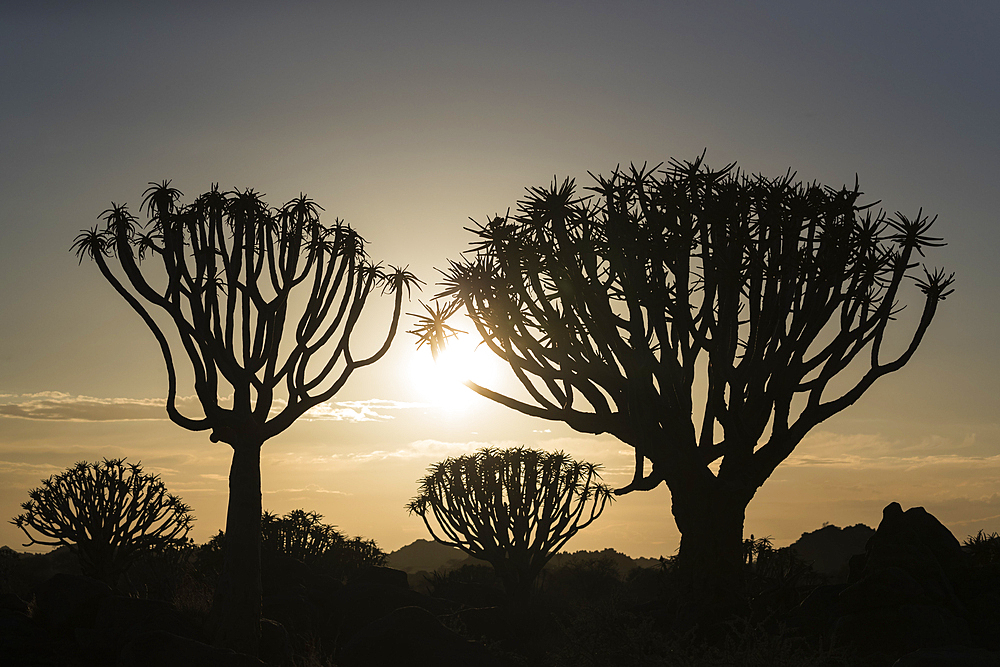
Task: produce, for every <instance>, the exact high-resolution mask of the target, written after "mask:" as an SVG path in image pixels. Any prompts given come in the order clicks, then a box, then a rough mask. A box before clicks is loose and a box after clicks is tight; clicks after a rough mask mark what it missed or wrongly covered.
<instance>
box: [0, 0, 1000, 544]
mask: <svg viewBox="0 0 1000 667" xmlns="http://www.w3.org/2000/svg"><path fill="white" fill-rule="evenodd" d="M8 4H9V3H8ZM998 29H1000V8H998V6H997V5H996V4H995V3H991V2H963V3H948V4H947V5H945V4H942V3H930V2H926V3H924V2H884V3H878V4H877V6H873V3H861V2H857V3H854V2H843V3H822V4H821V3H801V2H800V3H791V2H761V3H753V4H747V3H722V2H705V3H680V2H677V3H671V2H655V3H654V2H649V3H641V2H621V3H592V2H578V3H568V2H563V3H556V2H534V3H518V2H508V3H491V4H490V5H488V6H486V5H480V4H479V3H457V2H455V3H442V2H436V3H435V2H429V3H410V2H407V3H403V2H399V3H379V2H373V3H365V5H364V6H363V7H361V6H360V5H359V4H358V3H295V2H292V3H283V4H282V5H280V6H278V5H270V4H264V3H260V4H252V3H241V4H240V5H238V8H237V5H233V4H230V3H197V4H195V3H172V4H170V5H169V6H167V5H166V4H163V5H158V6H156V7H153V6H149V7H145V6H143V7H138V6H134V5H132V4H129V3H93V4H89V5H88V6H83V5H78V4H76V3H44V2H42V3H31V4H23V5H22V6H20V7H15V6H7V5H5V6H4V8H3V9H0V62H3V64H4V66H3V67H2V68H0V90H2V91H3V94H0V235H2V236H0V239H2V243H0V262H2V266H3V290H2V291H0V309H2V312H3V313H4V317H3V318H2V320H0V395H2V396H0V516H4V517H12V516H13V515H14V514H16V513H17V512H18V505H19V504H20V503H21V502H22V501H23V500H25V499H26V498H27V491H28V489H29V488H31V487H32V486H34V485H37V484H38V482H39V481H40V480H41V479H42V478H44V477H45V476H47V475H49V474H52V473H54V472H58V471H60V470H62V469H64V468H66V467H67V466H69V465H71V464H72V463H73V462H75V461H77V460H81V459H88V460H95V459H97V458H100V457H103V456H128V457H129V458H130V459H131V460H142V461H143V463H144V464H145V465H146V466H147V467H148V468H150V469H153V470H155V471H158V472H160V473H161V474H162V475H163V478H164V480H165V481H166V482H167V483H168V486H169V487H170V488H171V489H172V490H174V491H175V492H177V493H179V494H180V495H182V496H183V497H184V499H185V501H187V502H188V503H189V504H191V505H192V506H193V507H194V511H195V514H196V516H197V517H198V523H197V529H196V533H195V536H196V538H198V539H199V540H201V539H207V537H208V536H210V535H211V534H212V533H214V532H215V530H217V529H218V528H220V527H222V524H223V521H224V511H225V498H226V482H225V476H226V474H227V472H228V459H229V451H228V448H227V447H225V446H224V445H213V444H212V443H210V442H208V440H207V437H206V436H205V435H204V434H196V433H188V432H186V431H183V430H182V429H180V428H179V427H177V426H174V425H173V424H171V423H169V422H168V421H166V420H165V419H164V418H163V414H162V412H161V411H160V410H159V409H158V408H157V406H158V405H159V404H160V402H161V401H162V399H163V397H164V395H165V391H166V387H165V379H164V378H165V375H164V371H163V367H162V362H161V361H160V359H159V357H158V352H157V350H156V347H155V344H154V342H153V339H152V337H151V336H150V335H149V334H148V332H147V331H146V330H145V329H144V328H143V326H142V324H141V322H140V321H139V320H138V318H136V317H135V316H134V314H133V313H132V312H131V311H129V310H128V308H127V306H126V305H125V304H124V303H123V302H122V301H121V300H120V299H118V298H117V297H116V295H115V294H114V293H113V291H112V290H111V288H110V287H109V286H108V285H107V284H106V283H104V282H103V280H102V279H101V277H100V276H99V274H98V272H97V270H96V268H95V267H93V266H92V265H88V264H87V263H84V265H82V266H78V265H77V261H76V258H75V257H74V256H73V255H72V254H71V253H70V252H69V246H70V244H71V243H72V241H73V239H74V237H75V236H76V234H77V232H78V231H79V230H81V229H83V228H85V227H90V226H91V225H93V224H94V223H95V222H96V219H97V216H98V214H99V213H101V211H103V210H105V209H106V208H107V207H108V206H109V204H110V203H111V202H112V201H114V202H118V203H122V202H129V203H131V204H132V206H133V207H134V208H135V207H137V206H138V204H139V202H140V200H141V197H142V192H143V190H144V189H145V187H146V184H147V183H148V182H149V181H160V180H163V179H173V184H174V185H175V186H176V187H178V188H180V189H181V190H182V191H183V192H184V193H185V195H186V196H187V198H191V197H194V196H196V195H197V194H198V193H200V192H203V191H205V190H207V189H208V188H209V187H210V186H211V184H212V183H215V182H218V183H220V184H221V186H222V187H224V188H230V187H240V188H244V187H252V188H255V189H257V190H259V191H262V192H264V193H266V198H267V200H268V201H269V203H272V204H275V205H277V204H280V203H283V202H284V201H287V200H289V199H291V198H292V197H295V196H297V195H298V194H299V193H300V192H305V193H307V194H308V195H309V196H310V197H312V198H313V199H315V200H316V201H317V202H318V203H320V204H321V205H322V206H324V208H325V209H326V215H327V216H329V217H330V218H332V217H335V216H336V217H340V218H343V219H345V220H347V221H348V222H349V223H351V224H352V225H353V226H355V227H356V228H357V229H358V230H359V231H360V232H361V233H362V235H363V236H364V237H365V238H366V239H367V240H368V241H369V244H370V245H369V249H370V252H371V253H372V255H373V256H374V257H376V258H378V259H383V260H385V261H387V262H389V263H394V264H408V265H409V266H410V269H411V270H413V271H414V272H416V273H417V275H418V276H420V277H421V278H423V279H424V280H425V281H427V282H429V283H432V282H433V281H434V280H435V276H436V275H437V274H436V272H435V270H434V267H442V266H444V265H445V264H446V260H447V258H449V257H451V258H454V257H456V256H457V255H458V254H459V253H460V252H461V251H462V250H464V249H465V248H466V247H467V244H468V243H469V241H471V240H472V239H471V237H470V235H469V234H468V233H467V232H464V231H463V230H462V228H463V226H466V225H467V224H468V218H469V217H473V218H475V219H477V220H481V219H483V218H485V217H486V216H488V215H492V214H493V213H496V212H498V211H499V212H502V211H504V210H506V209H507V208H508V207H513V206H514V205H515V203H516V201H517V199H518V198H519V197H520V196H521V195H522V193H523V191H524V188H525V187H528V186H533V185H541V184H545V183H547V182H549V181H550V180H551V179H552V177H553V176H558V177H559V178H563V177H565V176H570V177H574V178H576V179H577V180H578V182H580V183H581V184H584V185H585V184H587V181H588V179H589V177H588V176H587V172H588V171H591V172H594V173H601V172H603V173H607V172H610V171H611V170H613V169H614V168H615V166H616V165H619V164H622V165H627V164H629V163H638V164H641V163H644V162H649V163H653V164H655V163H658V162H662V161H666V160H668V159H670V158H680V159H691V158H693V157H695V156H697V155H699V154H700V153H701V152H702V150H703V149H706V148H707V150H708V153H707V160H708V162H709V163H710V164H712V165H723V164H726V163H729V162H731V161H738V162H739V164H740V166H741V167H742V168H743V169H745V170H747V171H751V172H763V173H766V174H770V175H777V174H781V173H784V172H785V170H786V169H788V168H792V169H793V170H794V171H796V172H797V173H798V175H799V177H800V178H801V179H803V180H806V181H813V180H818V181H820V182H822V183H825V184H828V185H831V186H834V187H837V186H840V185H842V184H844V183H853V180H854V177H855V175H856V174H857V175H858V177H859V179H860V182H861V188H862V190H863V191H864V192H865V193H866V196H867V197H868V198H869V200H870V201H875V200H881V202H882V204H881V206H883V207H884V208H886V209H887V210H888V211H890V212H891V211H895V210H900V211H903V212H904V213H907V214H908V215H911V216H912V215H913V214H915V213H916V211H917V210H918V209H919V208H921V207H922V208H923V210H924V211H925V212H928V213H931V214H932V215H933V214H937V215H939V216H940V217H939V220H938V222H937V223H936V227H935V230H936V231H937V232H938V234H939V235H941V236H944V237H945V238H946V240H947V241H948V242H949V245H948V246H947V247H946V248H943V249H940V250H939V251H936V252H934V253H933V254H932V255H931V256H930V258H929V260H928V261H929V263H930V264H932V265H936V266H941V265H944V266H946V267H947V268H948V269H949V270H950V271H955V272H956V274H957V279H958V282H957V285H956V292H955V294H953V295H952V296H951V297H949V298H948V300H947V301H946V302H944V303H943V304H942V306H941V309H940V311H939V314H938V318H937V320H936V321H935V323H934V325H933V327H932V329H931V331H930V333H929V335H928V336H927V338H926V340H925V342H924V343H923V345H922V347H921V349H920V350H919V352H918V354H917V356H916V357H915V358H914V360H913V361H912V362H911V363H910V364H909V365H908V366H907V367H906V368H904V369H903V370H902V371H900V372H899V373H896V374H894V375H891V376H889V377H887V378H885V379H883V380H882V381H881V382H880V383H879V384H878V385H877V386H876V387H875V388H873V389H872V390H871V391H870V392H869V393H868V394H866V395H865V397H864V398H862V400H861V401H859V403H858V404H857V405H855V406H853V407H852V408H850V409H849V410H848V411H847V412H845V413H843V414H841V415H839V416H837V417H835V418H833V419H831V420H829V421H828V422H826V423H824V424H823V425H821V426H820V427H819V428H817V429H816V431H814V432H813V433H812V434H811V435H810V436H809V438H807V439H806V441H805V442H803V443H802V445H800V447H799V449H798V450H797V452H796V454H795V456H794V457H793V459H792V460H790V461H789V462H787V463H786V464H785V465H784V466H783V467H781V468H779V470H778V471H777V472H776V473H775V475H774V476H773V477H772V479H771V480H769V482H768V483H767V484H766V485H765V486H764V487H763V489H762V490H761V491H760V492H759V493H758V495H757V498H756V499H755V500H754V502H753V503H752V504H751V506H750V509H749V511H748V516H747V532H748V533H750V532H754V533H755V534H757V535H758V536H759V535H762V534H763V535H772V536H774V538H775V541H776V542H777V543H779V544H787V543H789V542H791V541H793V540H794V539H795V538H796V537H798V535H799V533H801V532H803V531H806V530H812V529H815V528H818V527H819V526H820V525H821V524H822V522H824V521H830V522H833V523H837V524H839V525H845V524H850V523H856V522H866V523H869V524H870V525H874V524H875V523H877V522H878V520H879V518H880V516H881V509H882V507H884V506H885V505H886V504H888V503H889V502H892V501H899V502H900V503H902V504H903V505H904V506H911V505H923V506H925V507H926V508H927V509H928V510H929V511H931V512H932V513H935V514H936V515H937V516H938V517H939V518H941V519H942V521H944V522H945V523H946V525H948V526H950V527H951V528H952V529H953V530H954V531H955V533H956V534H957V535H958V536H959V537H960V538H961V537H964V536H965V535H966V534H968V533H970V532H975V530H978V529H979V528H986V529H988V530H1000V484H998V482H1000V418H998V415H1000V409H998V408H1000V405H998V402H1000V401H998V396H1000V380H998V378H1000V372H998V371H1000V364H998V362H997V358H996V353H997V342H998V330H1000V329H998V325H1000V321H998V320H1000V317H998V314H997V313H998V308H997V306H998V301H1000V297H998V292H997V289H998V287H1000V278H998V273H997V271H996V259H995V255H996V249H997V247H998V242H1000V232H998V225H997V214H996V199H997V194H998V187H997V185H996V174H997V173H998V172H1000V164H998V161H1000V129H998V124H997V122H996V120H997V118H998V117H1000V86H998V85H997V71H998V65H1000V54H998V51H997V49H996V48H995V35H996V32H997V30H998ZM432 292H433V290H432V289H427V290H426V291H425V293H424V296H425V297H426V296H429V295H430V294H431V293H432ZM913 292H915V290H913ZM418 308H419V306H418V305H417V304H416V302H415V301H414V302H413V304H411V307H410V308H408V309H407V310H409V311H410V312H417V309H418ZM380 314H382V313H380V312H374V313H372V317H371V318H370V319H371V321H370V323H369V324H370V331H371V332H372V333H371V335H372V336H375V335H376V334H377V332H378V331H379V327H380V326H382V322H383V321H384V318H382V319H380ZM904 320H905V318H904ZM901 325H903V326H905V321H903V322H901ZM407 326H409V325H408V323H407V322H404V327H407ZM420 352H421V353H426V352H427V350H426V348H425V349H424V350H421V351H420ZM418 363H421V362H420V361H419V359H417V351H416V350H415V349H414V345H413V341H412V340H411V339H410V337H407V336H405V335H401V336H400V337H399V338H398V340H397V342H396V343H395V345H394V347H393V350H392V351H391V352H390V354H389V356H388V357H387V358H386V359H385V360H383V361H382V362H380V363H379V364H378V365H376V366H374V367H372V368H370V369H367V371H366V372H359V373H358V374H357V375H356V376H355V377H354V378H353V379H352V381H351V382H350V383H349V384H348V386H347V387H346V388H345V390H344V391H343V392H342V394H341V395H340V396H338V400H337V404H336V405H332V406H328V409H327V410H326V412H325V414H323V415H320V417H322V418H317V419H315V420H310V421H304V422H302V423H300V424H296V425H295V426H293V427H292V428H291V429H289V430H288V431H287V432H286V433H284V434H282V435H281V436H279V437H278V438H276V439H274V440H273V441H272V442H270V443H269V444H268V445H266V446H265V452H264V457H265V459H264V472H263V476H264V502H265V506H266V507H268V508H270V509H272V510H275V511H280V512H285V511H289V510H291V509H295V508H297V507H303V508H306V509H312V510H316V511H319V512H320V513H322V514H324V515H326V517H327V520H328V521H330V522H332V523H335V524H337V525H338V526H340V527H341V528H343V529H345V530H346V531H348V532H350V533H352V534H362V535H365V536H367V537H373V538H375V539H376V540H378V541H379V543H380V544H382V545H383V546H384V547H387V548H390V549H394V548H398V547H399V546H401V545H403V544H405V543H408V542H410V541H412V540H413V539H416V538H418V537H427V535H426V533H425V531H424V528H423V526H422V524H421V523H420V521H419V520H418V519H415V518H413V517H407V516H406V514H405V511H404V510H403V504H404V503H405V502H406V501H407V500H408V499H409V498H410V497H412V496H413V495H414V493H415V491H416V484H415V482H416V479H417V478H418V477H420V476H421V474H422V473H423V471H424V469H425V468H426V467H427V466H428V465H429V464H430V463H432V462H434V461H436V460H439V459H440V458H443V457H445V456H448V455H451V454H455V453H461V452H466V451H470V450H471V449H475V447H477V446H481V445H483V444H511V445H513V444H527V445H530V446H538V447H543V448H546V449H555V448H563V449H566V450H567V451H568V452H569V453H571V454H573V455H574V456H577V457H578V458H583V459H586V460H591V461H596V462H602V463H604V464H605V466H606V470H607V472H606V477H607V479H608V481H609V482H610V483H612V484H616V483H621V482H624V481H627V477H628V465H629V462H630V459H631V454H630V453H629V451H628V450H627V448H626V447H624V446H623V445H621V444H620V443H617V442H615V441H614V439H612V438H609V437H589V436H582V435H579V434H575V433H573V432H572V431H570V430H569V429H568V428H566V427H564V426H561V425H559V424H551V423H541V422H537V421H534V420H531V419H529V418H526V417H522V416H520V415H516V414H513V413H511V412H509V411H505V410H502V409H500V408H499V407H497V406H492V405H490V404H488V403H487V402H486V401H485V400H473V399H475V398H476V397H470V398H469V399H468V400H466V401H464V402H463V403H462V406H461V407H459V408H454V407H453V408H446V407H442V406H440V405H438V403H439V400H438V399H437V398H435V397H434V396H428V394H427V387H426V384H423V383H422V381H421V380H420V379H419V378H417V377H416V375H417V373H415V372H413V371H412V370H411V368H412V367H413V365H414V364H418ZM182 393H183V392H182ZM189 393H190V392H189ZM2 543H8V544H15V543H18V544H19V543H20V542H19V537H18V533H17V532H16V530H15V529H14V528H13V527H12V526H8V525H7V524H6V523H3V524H0V544H2ZM676 545H677V532H676V529H675V528H674V525H673V520H672V518H671V516H670V511H669V493H668V492H667V491H666V490H665V489H663V488H661V489H658V490H657V491H654V492H649V493H645V494H631V495H629V496H627V497H625V498H622V499H621V500H620V501H619V502H617V503H616V504H615V506H613V507H612V508H611V509H609V510H608V512H607V514H606V515H605V516H604V517H602V519H601V520H600V521H598V522H597V523H595V524H594V525H593V526H592V527H590V528H588V529H587V530H586V531H584V532H582V533H581V534H580V535H578V536H577V537H576V538H574V540H573V541H572V542H571V543H570V544H569V548H571V549H582V548H604V547H607V546H610V547H614V548H616V549H619V550H623V551H626V552H627V553H629V554H631V555H635V556H658V555H660V554H669V553H672V552H673V550H674V549H675V548H676Z"/></svg>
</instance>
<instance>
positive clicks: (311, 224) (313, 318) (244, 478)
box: [72, 181, 419, 655]
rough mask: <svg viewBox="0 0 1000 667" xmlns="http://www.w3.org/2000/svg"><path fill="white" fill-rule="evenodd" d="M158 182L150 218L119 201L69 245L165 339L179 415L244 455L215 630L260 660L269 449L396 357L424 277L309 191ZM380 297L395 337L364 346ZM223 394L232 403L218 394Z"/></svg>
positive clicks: (148, 199)
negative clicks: (183, 391) (408, 298)
mask: <svg viewBox="0 0 1000 667" xmlns="http://www.w3.org/2000/svg"><path fill="white" fill-rule="evenodd" d="M150 185H151V187H150V188H148V189H147V190H146V193H145V198H144V200H143V203H142V206H141V207H140V208H141V209H145V212H146V214H147V216H148V220H147V222H146V223H140V221H139V219H138V218H137V217H136V216H134V215H133V214H132V213H131V212H130V211H129V209H128V207H127V206H125V205H116V204H112V207H111V208H110V209H108V210H106V211H105V212H104V213H103V214H102V215H101V218H102V219H103V221H104V224H103V225H99V226H96V227H94V228H93V229H90V230H85V231H83V232H82V233H80V234H79V235H78V236H77V238H76V241H75V242H74V243H73V246H72V247H73V249H74V250H75V251H76V252H77V254H78V256H79V257H80V259H81V261H82V260H83V258H84V257H88V258H90V259H92V260H93V261H94V263H95V264H97V267H98V269H100V271H101V274H102V275H103V276H104V278H105V279H106V280H107V281H108V282H109V283H110V284H111V286H112V287H113V288H114V290H115V291H116V292H117V293H118V295H119V296H121V297H122V298H123V299H124V300H125V301H126V302H127V303H128V304H129V306H130V307H131V308H132V309H133V310H134V311H135V312H136V314H138V315H139V317H140V318H142V321H143V322H144V323H145V324H146V326H147V327H148V328H149V330H150V332H151V333H152V334H153V336H154V337H155V338H156V341H157V343H158V344H159V348H160V353H161V355H162V356H163V360H164V363H165V364H166V370H167V401H166V411H167V415H168V416H169V417H170V419H171V421H173V422H174V423H175V424H177V425H179V426H181V427H183V428H186V429H188V430H191V431H211V436H210V440H211V441H212V442H222V443H225V444H226V445H228V446H230V447H231V448H232V450H233V453H232V456H233V459H232V467H231V468H230V472H229V507H228V512H227V518H226V531H227V533H228V539H227V541H226V552H225V555H224V562H225V565H224V567H223V573H222V576H221V577H220V580H219V585H218V587H217V588H216V593H215V595H216V597H215V600H214V602H213V610H212V619H213V620H212V624H213V626H214V628H213V633H214V635H215V639H214V641H215V643H216V644H218V645H221V646H223V647H226V648H231V649H236V650H239V651H241V652H244V653H249V654H253V655H256V653H257V647H258V643H259V638H260V609H261V583H260V557H259V555H260V519H261V514H262V509H263V508H262V506H261V478H260V450H261V447H262V446H263V444H264V443H265V442H266V441H267V440H269V439H271V438H273V437H274V436H276V435H278V434H279V433H281V432H282V431H284V430H285V429H287V428H288V427H289V426H291V425H292V423H293V422H294V421H295V420H296V419H298V418H299V417H301V416H302V415H303V414H305V413H306V412H307V411H308V410H310V409H312V408H314V407H316V406H318V405H320V404H322V403H325V402H326V401H328V400H329V399H330V398H332V397H333V396H334V395H335V394H336V393H337V392H338V391H340V389H341V388H342V387H343V386H344V384H345V383H346V382H347V380H348V378H349V377H350V375H351V374H352V373H354V371H356V370H358V369H359V368H363V367H365V366H369V365H371V364H373V363H375V362H376V361H378V360H379V359H381V358H382V357H383V356H385V354H386V352H387V351H388V350H389V346H390V344H391V343H392V340H393V338H394V337H395V334H396V328H397V325H398V323H399V316H400V311H401V307H402V297H403V292H404V291H405V292H406V293H407V294H409V291H410V288H411V287H412V286H413V285H418V284H419V281H418V280H417V279H416V277H415V276H413V274H411V273H409V272H408V271H406V270H405V269H398V268H394V267H383V266H382V265H381V264H380V263H377V262H373V261H371V260H370V259H369V257H368V253H367V251H366V249H365V241H364V239H363V238H362V237H361V235H360V234H358V233H357V232H356V231H355V230H354V229H352V228H351V227H350V226H349V225H347V224H345V223H344V222H343V221H341V220H339V219H336V220H335V221H334V223H333V224H332V225H324V224H322V223H320V211H321V210H322V208H321V207H320V206H319V205H317V204H316V203H315V202H314V201H312V200H311V199H309V198H308V197H306V196H305V195H300V196H299V197H298V198H296V199H293V200H291V201H289V202H288V203H286V204H285V205H283V206H281V207H279V208H272V207H270V206H268V205H267V204H266V203H265V202H264V201H263V199H262V197H261V195H260V194H259V193H257V192H254V191H253V190H250V189H246V190H243V191H239V190H236V191H231V192H222V191H220V190H219V189H218V187H213V188H212V189H211V190H210V191H208V192H206V193H204V194H202V195H201V196H199V197H197V198H196V199H195V200H194V202H192V203H191V204H189V205H181V204H180V198H181V196H182V193H181V192H180V191H179V190H177V189H176V188H172V187H170V183H169V181H164V182H163V183H161V184H156V183H151V184H150ZM296 287H298V289H295V288H296ZM293 291H294V293H295V294H297V295H299V296H300V297H302V298H295V297H294V296H293ZM373 293H381V294H392V295H393V306H392V311H391V315H390V316H389V324H388V327H387V331H386V333H385V337H384V338H383V339H382V340H381V341H375V342H374V345H375V346H377V347H375V349H374V351H373V352H372V353H371V354H370V355H366V354H361V353H359V350H357V349H356V347H355V348H352V346H351V336H352V334H353V333H354V331H355V326H356V325H357V324H358V322H359V320H360V318H361V315H362V311H363V310H364V308H365V306H366V304H367V303H368V299H369V297H370V296H371V295H372V294H373ZM167 334H171V336H172V337H173V341H171V340H169V339H168V337H167ZM365 336H366V338H367V337H368V333H367V332H366V335H365ZM178 356H180V357H181V358H186V359H187V361H188V362H189V363H190V366H191V369H192V372H193V378H194V387H193V388H194V393H195V394H196V395H197V397H198V401H199V403H200V404H201V413H202V414H200V415H199V414H198V413H197V412H196V413H194V414H193V415H192V414H182V412H181V410H180V408H179V407H178V402H177V372H176V368H175V359H176V358H177V357H178ZM226 395H231V396H232V399H231V402H230V401H227V400H224V399H220V397H225V396H226Z"/></svg>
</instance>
